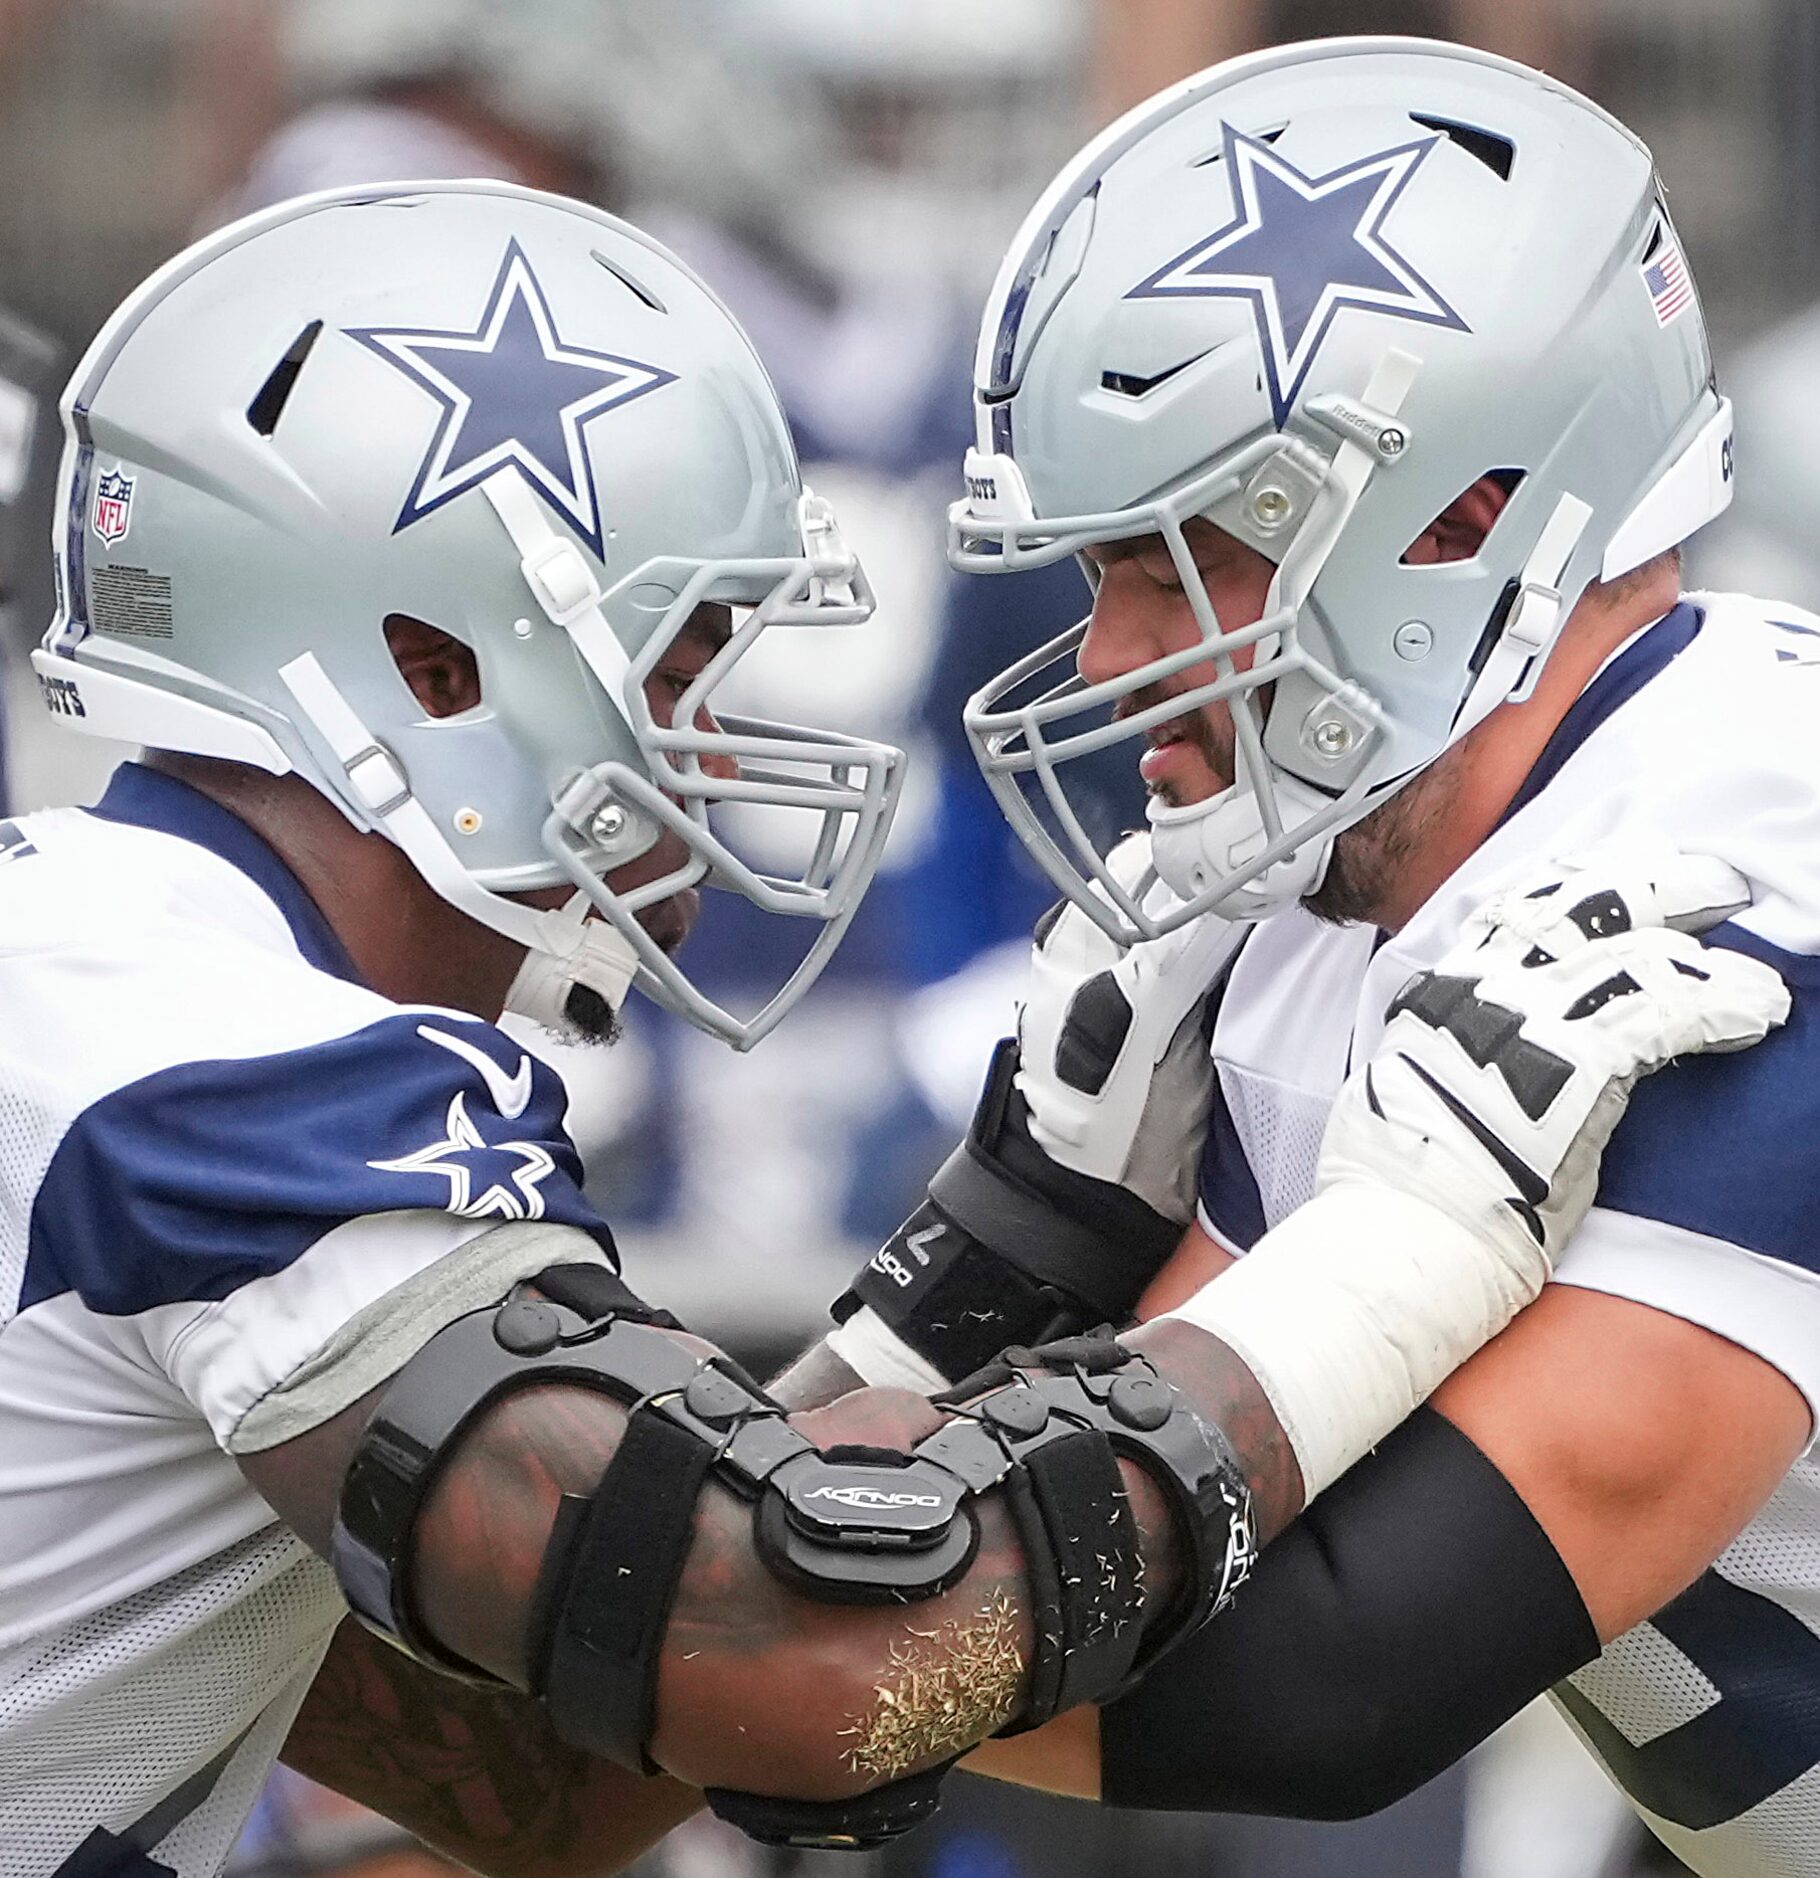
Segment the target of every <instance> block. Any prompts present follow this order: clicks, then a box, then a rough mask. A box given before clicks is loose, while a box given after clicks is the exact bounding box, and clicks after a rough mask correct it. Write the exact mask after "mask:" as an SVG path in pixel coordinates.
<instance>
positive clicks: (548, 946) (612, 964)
mask: <svg viewBox="0 0 1820 1878" xmlns="http://www.w3.org/2000/svg"><path fill="white" fill-rule="evenodd" d="M588 912H589V901H588V896H587V895H586V894H585V893H581V892H577V893H575V894H573V895H572V896H571V897H570V898H569V899H568V900H567V901H566V902H564V904H563V905H561V906H559V907H555V908H553V909H552V910H551V911H550V912H547V913H540V914H539V915H538V916H537V924H538V927H539V929H540V931H541V933H542V935H543V939H542V942H541V943H539V944H537V945H534V946H532V947H530V948H529V949H528V950H527V951H526V953H525V962H524V963H523V964H522V965H521V966H519V968H518V976H517V977H516V978H514V979H513V980H512V988H511V990H509V991H508V992H507V993H506V1009H507V1010H508V1011H516V1012H517V1013H518V1015H519V1016H520V1017H528V1018H530V1019H531V1021H532V1022H533V1023H536V1024H541V1025H543V1027H544V1028H545V1029H546V1030H553V1031H556V1032H557V1033H558V1034H559V1035H565V1036H566V1035H568V1034H569V1033H571V1032H572V1031H573V1030H574V1028H575V1026H574V1024H573V1022H572V1021H571V1020H570V1017H569V993H570V992H571V991H573V990H574V989H575V987H576V986H577V985H586V986H587V988H588V989H589V990H590V991H592V992H594V993H596V994H597V995H598V996H599V997H601V998H603V999H604V1000H605V1001H606V1004H607V1007H608V1009H609V1010H611V1011H614V1012H615V1013H617V1012H618V1010H619V1008H620V1006H621V1005H622V1004H624V1003H625V1001H626V993H627V991H628V990H630V989H631V985H632V979H633V976H634V974H635V973H636V972H637V970H638V955H637V954H636V953H635V952H634V951H633V950H632V948H631V946H630V944H629V943H628V942H627V940H626V938H625V936H624V935H623V934H622V933H621V932H620V931H619V929H618V927H616V926H612V925H609V924H608V923H607V921H605V920H603V919H590V918H589V917H588Z"/></svg>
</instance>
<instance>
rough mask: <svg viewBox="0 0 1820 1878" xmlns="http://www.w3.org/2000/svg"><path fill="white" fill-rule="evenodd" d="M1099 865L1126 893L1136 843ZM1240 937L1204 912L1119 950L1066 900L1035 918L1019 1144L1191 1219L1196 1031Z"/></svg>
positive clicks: (1205, 1092) (1133, 873)
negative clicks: (1024, 1130)
mask: <svg viewBox="0 0 1820 1878" xmlns="http://www.w3.org/2000/svg"><path fill="white" fill-rule="evenodd" d="M1108 865H1109V866H1110V867H1111V868H1112V870H1113V872H1114V873H1115V874H1116V875H1117V876H1118V877H1119V879H1120V880H1122V881H1124V882H1125V884H1126V885H1127V886H1135V885H1136V883H1137V882H1138V881H1139V880H1140V879H1141V878H1142V876H1143V875H1144V873H1146V872H1147V871H1148V869H1149V866H1150V837H1149V835H1148V834H1140V835H1133V836H1131V837H1130V838H1129V839H1128V840H1126V841H1124V842H1122V843H1121V844H1120V845H1119V847H1118V848H1116V849H1115V850H1114V851H1113V853H1112V855H1111V857H1110V860H1109V862H1108ZM1152 891H1153V894H1157V895H1168V891H1169V890H1168V889H1167V888H1166V887H1162V886H1160V885H1159V886H1158V887H1156V888H1154V889H1153V890H1152ZM1250 931H1251V928H1250V927H1249V926H1248V925H1243V924H1240V923H1237V922H1235V921H1231V920H1224V919H1220V918H1218V917H1217V916H1215V915H1211V914H1210V915H1208V916H1207V917H1205V918H1202V919H1198V920H1195V921H1193V922H1191V923H1190V924H1189V925H1187V926H1184V927H1178V928H1177V929H1176V930H1175V931H1174V932H1170V933H1166V934H1164V935H1163V937H1161V938H1160V939H1144V940H1140V941H1139V942H1138V943H1137V944H1136V945H1131V946H1122V945H1120V944H1118V943H1117V942H1116V941H1115V940H1112V939H1109V938H1108V937H1107V936H1106V934H1105V933H1103V932H1101V931H1100V929H1099V928H1098V927H1097V926H1096V925H1094V923H1093V922H1092V920H1090V919H1089V918H1088V917H1087V915H1086V914H1085V913H1083V912H1082V911H1081V910H1080V908H1079V907H1077V906H1074V905H1073V904H1072V903H1064V904H1063V905H1062V906H1061V907H1059V908H1058V909H1057V910H1056V912H1055V913H1054V914H1053V915H1052V916H1051V917H1050V919H1049V920H1047V921H1045V923H1044V926H1043V927H1042V928H1040V929H1039V934H1038V940H1037V946H1036V950H1035V954H1034V956H1033V957H1032V959H1031V967H1030V988H1029V992H1028V994H1027V995H1026V997H1025V1000H1024V1007H1023V1014H1022V1016H1021V1018H1020V1020H1019V1023H1018V1049H1019V1064H1018V1076H1017V1088H1018V1093H1019V1094H1020V1095H1021V1096H1022V1097H1023V1099H1024V1101H1025V1103H1026V1104H1027V1105H1028V1109H1029V1117H1030V1134H1031V1136H1032V1138H1033V1139H1034V1140H1035V1141H1036V1143H1037V1144H1038V1146H1039V1147H1041V1148H1042V1150H1043V1151H1044V1153H1045V1154H1047V1155H1048V1156H1049V1158H1050V1159H1051V1160H1052V1161H1054V1162H1055V1163H1056V1165H1057V1166H1059V1167H1064V1168H1067V1169H1069V1170H1070V1171H1072V1172H1074V1173H1079V1174H1085V1175H1087V1176H1088V1177H1089V1178H1091V1179H1094V1180H1103V1181H1108V1182H1110V1183H1112V1184H1114V1185H1117V1186H1120V1187H1123V1188H1125V1189H1126V1190H1127V1191H1128V1192H1131V1193H1135V1194H1136V1195H1137V1196H1138V1197H1139V1198H1140V1199H1141V1200H1143V1201H1144V1202H1145V1204H1146V1205H1148V1206H1149V1207H1150V1208H1151V1209H1152V1210H1153V1211H1155V1212H1156V1213H1158V1214H1160V1215H1162V1216H1163V1217H1165V1218H1167V1219H1172V1220H1174V1221H1176V1222H1177V1223H1178V1224H1180V1225H1183V1226H1186V1225H1187V1223H1188V1222H1189V1221H1190V1220H1191V1219H1192V1218H1193V1217H1194V1201H1195V1181H1196V1176H1197V1173H1198V1169H1199V1164H1200V1155H1201V1145H1202V1143H1203V1141H1204V1140H1205V1138H1206V1133H1207V1116H1208V1109H1209V1105H1210V1103H1211V1100H1212V1090H1213V1063H1212V1058H1211V1056H1210V1054H1209V1052H1208V1048H1207V1041H1206V1037H1205V1035H1204V1030H1205V1026H1204V1024H1202V1023H1201V1022H1200V1021H1198V1020H1199V1019H1200V1018H1201V1016H1202V1014H1203V1013H1204V1012H1205V1010H1206V1007H1207V1004H1208V1002H1209V1000H1210V999H1211V998H1212V997H1213V995H1214V993H1215V992H1216V991H1217V989H1218V987H1219V986H1220V984H1221V983H1222V982H1223V980H1224V978H1225V975H1226V971H1227V968H1228V967H1229V966H1230V964H1231V963H1232V960H1233V957H1234V956H1235V954H1236V953H1237V951H1238V949H1239V946H1240V944H1241V943H1242V942H1243V941H1244V938H1245V936H1246V934H1247V933H1249V932H1250ZM1190 1020H1196V1021H1190ZM1143 1283H1144V1280H1143V1279H1140V1280H1139V1282H1138V1284H1137V1286H1136V1288H1135V1289H1134V1290H1133V1292H1132V1297H1133V1299H1134V1300H1135V1299H1136V1297H1137V1295H1138V1292H1140V1291H1141V1290H1142V1288H1143Z"/></svg>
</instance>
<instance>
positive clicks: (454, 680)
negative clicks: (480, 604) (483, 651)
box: [385, 613, 482, 718]
mask: <svg viewBox="0 0 1820 1878" xmlns="http://www.w3.org/2000/svg"><path fill="white" fill-rule="evenodd" d="M385 643H386V650H387V651H388V652H390V653H391V655H392V663H393V664H394V665H395V666H397V668H398V676H399V677H400V678H402V679H403V680H404V682H405V683H406V684H407V685H408V686H409V687H410V689H411V695H412V697H414V698H415V699H416V700H417V702H418V704H419V705H420V706H421V707H422V710H423V714H424V716H425V717H432V718H444V717H459V716H460V715H461V714H462V713H463V712H464V711H472V710H476V709H478V708H479V706H480V704H481V702H482V700H481V694H480V662H479V660H478V659H476V658H475V656H474V654H473V652H472V651H471V650H470V649H469V647H467V646H466V645H464V644H463V643H462V642H461V641H460V640H459V639H457V638H456V637H455V635H454V634H453V633H445V632H444V631H443V630H442V629H441V627H439V626H432V625H430V624H429V623H428V622H427V621H425V620H420V619H412V618H411V616H410V615H409V614H408V613H388V614H387V615H386V620H385Z"/></svg>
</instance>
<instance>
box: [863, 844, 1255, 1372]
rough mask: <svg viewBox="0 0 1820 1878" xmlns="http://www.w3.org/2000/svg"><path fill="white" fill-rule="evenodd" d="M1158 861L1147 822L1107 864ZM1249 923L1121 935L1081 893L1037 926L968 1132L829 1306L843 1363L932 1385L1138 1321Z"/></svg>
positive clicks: (1171, 1246)
mask: <svg viewBox="0 0 1820 1878" xmlns="http://www.w3.org/2000/svg"><path fill="white" fill-rule="evenodd" d="M1149 858H1150V850H1149V836H1148V835H1134V836H1132V837H1131V838H1130V840H1128V841H1126V842H1125V843H1124V844H1123V845H1122V846H1121V847H1120V848H1119V849H1118V850H1117V851H1116V852H1115V853H1114V855H1113V856H1112V863H1111V864H1112V866H1113V868H1114V870H1115V871H1116V872H1117V873H1118V874H1119V876H1120V878H1121V879H1123V880H1125V881H1126V882H1127V884H1130V885H1135V883H1136V882H1137V881H1138V879H1139V878H1140V877H1141V876H1142V874H1143V873H1144V872H1145V871H1146V870H1147V868H1148V866H1149ZM1155 891H1157V892H1159V893H1164V892H1167V889H1164V888H1160V887H1159V888H1157V889H1156V890H1155ZM1247 930H1248V928H1246V927H1243V926H1238V925H1234V924H1232V923H1231V922H1228V921H1225V920H1221V919H1217V918H1214V917H1213V916H1211V915H1210V916H1208V917H1206V918H1203V919H1199V920H1196V921H1194V922H1192V923H1191V924H1190V925H1188V926H1186V927H1183V928H1181V929H1180V930H1178V931H1176V932H1173V933H1170V934H1167V935H1166V936H1165V937H1163V938H1161V939H1153V940H1146V941H1143V942H1141V943H1139V944H1137V945H1134V946H1121V945H1119V944H1117V943H1116V942H1115V941H1113V940H1111V939H1109V938H1108V937H1107V936H1106V935H1105V934H1104V933H1103V932H1101V931H1100V929H1099V928H1098V927H1097V926H1095V925H1094V923H1093V922H1092V921H1091V920H1090V919H1088V918H1087V916H1086V915H1085V914H1084V913H1082V912H1081V911H1080V910H1079V909H1078V908H1077V907H1075V906H1074V905H1073V904H1072V903H1070V904H1067V905H1065V906H1063V907H1061V908H1059V909H1058V910H1057V912H1056V914H1055V915H1054V916H1053V917H1052V918H1050V919H1047V920H1045V921H1044V922H1043V924H1042V925H1041V926H1040V927H1039V928H1038V939H1037V943H1036V948H1035V952H1034V955H1033V957H1032V961H1031V976H1030V981H1029V989H1028V993H1027V995H1026V998H1025V1001H1024V1005H1023V1010H1022V1014H1021V1017H1020V1021H1019V1025H1018V1037H1017V1041H1016V1044H1015V1045H1013V1044H1011V1043H1010V1042H1007V1043H1005V1044H1001V1045H1000V1050H999V1055H998V1057H997V1058H995V1060H994V1063H993V1069H992V1074H991V1076H990V1078H989V1079H988V1082H987V1086H986V1093H985V1095H984V1097H983V1098H982V1099H981V1102H980V1107H979V1113H978V1114H977V1116H976V1117H975V1119H974V1124H973V1129H972V1132H971V1134H970V1136H969V1138H968V1140H967V1141H966V1143H965V1144H964V1145H963V1146H962V1147H961V1148H959V1149H957V1150H956V1152H955V1153H954V1154H953V1155H952V1156H951V1157H950V1158H949V1160H948V1162H947V1163H946V1164H945V1165H944V1166H943V1167H942V1168H941V1169H940V1170H939V1172H938V1173H937V1174H936V1176H935V1178H934V1180H933V1181H931V1183H930V1187H929V1197H928V1199H927V1200H926V1201H925V1202H924V1203H923V1205H921V1206H919V1207H918V1208H917V1209H916V1211H915V1212H914V1213H912V1214H911V1216H910V1217H909V1219H907V1220H906V1221H905V1222H904V1224H903V1225H902V1226H901V1227H899V1228H898V1230H897V1232H896V1234H895V1235H894V1236H893V1237H892V1239H891V1240H890V1242H889V1243H888V1244H887V1245H885V1246H884V1247H883V1248H882V1249H881V1250H880V1251H879V1252H878V1253H877V1254H875V1255H874V1257H873V1258H872V1259H871V1260H870V1261H869V1262H868V1264H867V1265H866V1267H865V1268H864V1269H863V1270H862V1271H861V1272H860V1274H859V1276H858V1278H857V1279H856V1280H855V1282H854V1286H853V1289H852V1291H851V1292H850V1293H849V1294H848V1296H847V1297H846V1298H845V1299H843V1300H842V1301H841V1303H840V1304H839V1305H837V1306H836V1307H835V1315H836V1317H837V1318H838V1319H840V1320H841V1328H840V1329H839V1330H837V1331H836V1332H835V1333H834V1335H833V1337H832V1338H830V1340H829V1345H828V1347H829V1349H830V1350H831V1351H832V1352H833V1353H834V1354H835V1355H836V1356H838V1357H839V1358H840V1359H841V1361H842V1362H843V1363H844V1364H845V1365H846V1366H847V1368H848V1369H849V1370H851V1371H852V1372H854V1373H856V1374H858V1375H860V1376H862V1377H864V1378H865V1379H866V1380H868V1381H870V1382H889V1383H900V1384H904V1385H906V1386H910V1387H915V1388H920V1389H924V1390H934V1389H939V1388H940V1387H942V1386H943V1385H944V1384H945V1383H947V1382H949V1381H952V1380H953V1379H955V1378H956V1377H959V1376H964V1375H967V1374H969V1373H970V1372H971V1371H973V1370H975V1369H977V1368H979V1366H980V1365H981V1364H982V1363H985V1362H987V1361H989V1360H990V1359H991V1358H992V1357H993V1356H994V1355H996V1354H997V1352H998V1351H1000V1350H1001V1349H1003V1348H1004V1347H1005V1346H1006V1345H1007V1344H1014V1343H1015V1344H1036V1343H1044V1342H1047V1341H1049V1340H1051V1339H1053V1338H1055V1337H1058V1336H1067V1335H1071V1334H1073V1333H1075V1332H1078V1331H1082V1330H1086V1329H1088V1328H1090V1327H1091V1326H1093V1325H1095V1324H1102V1323H1123V1322H1126V1321H1127V1320H1128V1319H1129V1318H1130V1317H1131V1315H1132V1313H1133V1311H1134V1310H1135V1308H1136V1305H1137V1301H1138V1298H1139V1297H1140V1296H1141V1295H1142V1293H1143V1290H1144V1288H1145V1286H1146V1285H1147V1284H1148V1283H1149V1282H1150V1280H1151V1279H1152V1278H1153V1277H1154V1276H1155V1274H1156V1273H1157V1271H1159V1270H1160V1269H1161V1268H1162V1266H1163V1265H1164V1264H1165V1263H1166V1262H1167V1261H1168V1259H1169V1258H1170V1257H1171V1255H1172V1254H1173V1253H1174V1251H1175V1249H1176V1247H1177V1246H1178V1245H1179V1244H1180V1242H1181V1236H1182V1228H1183V1227H1184V1226H1185V1225H1186V1224H1187V1222H1188V1221H1189V1220H1190V1219H1191V1218H1192V1217H1193V1216H1194V1198H1195V1178H1196V1172H1197V1169H1198V1166H1199V1162H1200V1155H1201V1144H1202V1142H1203V1140H1204V1138H1205V1136H1206V1132H1207V1118H1208V1112H1209V1108H1210V1105H1211V1101H1212V1090H1213V1063H1212V1059H1211V1057H1210V1055H1209V1053H1208V1049H1207V1039H1206V1036H1205V1034H1204V1026H1203V1024H1202V1023H1201V1022H1200V1021H1199V1020H1200V1017H1201V1014H1202V1013H1203V1012H1204V1010H1205V1007H1206V1004H1207V1001H1208V1000H1209V998H1210V997H1211V996H1212V995H1213V993H1214V990H1215V988H1216V987H1217V986H1218V984H1219V983H1220V981H1221V979H1222V977H1223V975H1224V973H1225V970H1226V967H1227V965H1228V964H1229V963H1230V961H1231V958H1232V955H1233V953H1234V952H1235V951H1236V950H1237V948H1238V944H1239V942H1240V940H1241V939H1242V937H1243V935H1244V933H1245V932H1246V931H1247Z"/></svg>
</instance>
